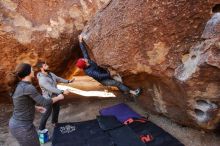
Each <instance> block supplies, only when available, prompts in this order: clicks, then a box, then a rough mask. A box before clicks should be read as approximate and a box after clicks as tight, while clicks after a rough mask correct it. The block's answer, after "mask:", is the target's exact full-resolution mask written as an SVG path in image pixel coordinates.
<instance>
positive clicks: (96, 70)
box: [76, 35, 141, 97]
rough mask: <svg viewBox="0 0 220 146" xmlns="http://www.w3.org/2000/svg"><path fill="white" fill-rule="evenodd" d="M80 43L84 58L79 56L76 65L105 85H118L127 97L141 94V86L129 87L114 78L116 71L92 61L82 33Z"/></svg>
mask: <svg viewBox="0 0 220 146" xmlns="http://www.w3.org/2000/svg"><path fill="white" fill-rule="evenodd" d="M79 43H80V49H81V51H82V54H83V57H84V58H79V59H78V60H77V63H76V66H77V67H78V68H80V69H83V70H84V72H85V74H86V75H88V76H90V77H92V78H94V79H95V80H96V81H98V82H100V83H101V84H102V85H104V86H115V87H117V88H118V89H119V90H120V91H121V92H123V93H124V94H125V95H127V97H129V94H131V95H133V97H137V96H139V95H140V94H141V89H140V88H138V89H136V90H131V89H129V88H128V87H127V86H125V85H124V84H123V83H122V82H120V81H117V80H115V79H114V78H113V76H114V75H115V72H109V71H108V70H107V69H104V68H102V67H101V66H98V65H97V64H96V63H95V62H94V61H92V60H91V59H90V57H89V55H88V53H87V47H86V44H85V42H84V41H83V37H82V35H79Z"/></svg>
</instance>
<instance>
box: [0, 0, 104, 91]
mask: <svg viewBox="0 0 220 146" xmlns="http://www.w3.org/2000/svg"><path fill="white" fill-rule="evenodd" d="M107 2H108V0H95V1H91V0H89V1H88V0H31V1H30V0H19V1H15V0H7V1H0V49H1V51H0V62H1V65H0V84H1V88H0V92H3V91H7V78H6V77H7V74H8V73H9V72H11V71H12V70H13V69H14V67H15V65H16V64H17V63H19V62H28V63H31V64H32V65H35V64H36V62H37V61H38V60H39V59H41V60H45V61H46V62H47V63H48V64H49V65H50V67H51V70H53V71H54V72H56V73H61V72H62V70H63V69H65V67H66V64H67V62H68V59H69V58H70V57H71V54H73V51H74V50H72V48H73V47H74V46H75V44H77V36H78V34H79V33H80V32H81V30H82V29H83V27H84V25H85V24H86V22H87V21H88V20H90V18H91V17H92V16H93V15H94V14H95V13H96V12H97V10H98V9H99V8H101V6H102V5H104V4H105V3H107Z"/></svg>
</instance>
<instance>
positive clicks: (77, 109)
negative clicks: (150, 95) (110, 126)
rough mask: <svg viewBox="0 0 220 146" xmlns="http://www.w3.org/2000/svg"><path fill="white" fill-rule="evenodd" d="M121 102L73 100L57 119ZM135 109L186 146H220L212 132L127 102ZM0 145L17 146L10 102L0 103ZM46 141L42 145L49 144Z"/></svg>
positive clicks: (79, 117)
mask: <svg viewBox="0 0 220 146" xmlns="http://www.w3.org/2000/svg"><path fill="white" fill-rule="evenodd" d="M120 102H122V100H120V99H104V100H85V101H74V102H71V103H68V104H65V105H62V108H61V112H60V117H59V121H60V122H77V121H85V120H90V119H94V118H96V116H97V115H98V114H99V113H98V111H99V110H100V109H102V108H103V107H108V106H111V105H114V104H117V103H120ZM127 104H129V105H130V106H131V107H132V108H133V109H134V110H135V111H137V112H138V113H140V114H142V115H145V116H146V115H148V114H149V115H150V120H151V121H153V122H154V123H156V124H157V125H159V126H161V127H162V128H163V129H165V130H166V131H168V132H169V133H170V134H172V135H173V136H175V137H176V138H177V139H179V140H180V141H181V142H182V143H184V144H185V145H186V146H220V136H216V135H215V134H213V133H205V132H202V131H198V130H195V129H191V128H187V127H182V126H180V125H177V124H175V123H173V122H172V121H170V120H169V119H167V118H165V117H162V116H158V115H153V114H150V113H148V112H147V111H145V110H143V109H142V108H140V107H139V106H138V105H137V104H136V103H134V102H127ZM0 108H1V113H0V146H18V144H17V142H16V140H15V139H14V138H13V137H12V136H11V134H10V133H8V119H9V118H10V116H11V112H12V110H11V108H12V106H11V105H10V104H4V105H3V104H0ZM39 119H40V114H39V113H38V114H36V118H35V121H34V123H35V125H39ZM47 127H48V129H49V132H50V135H51V133H52V131H53V128H52V125H51V124H50V119H49V122H48V124H47ZM50 145H51V143H50V142H48V143H46V144H44V145H42V146H50Z"/></svg>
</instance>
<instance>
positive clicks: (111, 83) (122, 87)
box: [100, 79, 130, 94]
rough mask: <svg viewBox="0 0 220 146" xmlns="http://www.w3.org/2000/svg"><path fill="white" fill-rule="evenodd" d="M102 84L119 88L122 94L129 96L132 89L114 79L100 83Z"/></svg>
mask: <svg viewBox="0 0 220 146" xmlns="http://www.w3.org/2000/svg"><path fill="white" fill-rule="evenodd" d="M100 83H101V84H102V85H104V86H115V87H117V88H118V89H119V90H120V91H121V92H123V93H126V94H128V93H129V91H130V89H129V88H128V87H127V86H125V85H124V84H122V83H121V82H119V81H116V80H114V79H105V80H102V81H100Z"/></svg>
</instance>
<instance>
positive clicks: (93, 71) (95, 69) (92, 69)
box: [80, 42, 111, 81]
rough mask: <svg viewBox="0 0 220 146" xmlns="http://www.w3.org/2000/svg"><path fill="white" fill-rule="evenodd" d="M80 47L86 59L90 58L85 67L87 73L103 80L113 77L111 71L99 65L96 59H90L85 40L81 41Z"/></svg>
mask: <svg viewBox="0 0 220 146" xmlns="http://www.w3.org/2000/svg"><path fill="white" fill-rule="evenodd" d="M80 49H81V51H82V54H83V57H84V58H85V59H88V61H89V64H90V65H89V66H88V67H87V68H86V69H84V72H85V73H86V75H88V76H90V77H92V78H94V79H95V80H97V81H102V80H105V79H110V78H111V75H110V73H109V72H108V71H107V70H106V69H104V68H102V67H100V66H98V65H97V64H96V63H95V62H94V61H92V60H91V59H90V57H89V55H88V53H87V49H86V44H84V42H81V43H80Z"/></svg>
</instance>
